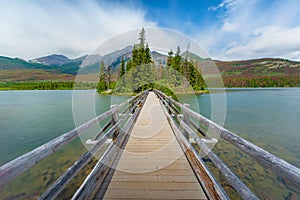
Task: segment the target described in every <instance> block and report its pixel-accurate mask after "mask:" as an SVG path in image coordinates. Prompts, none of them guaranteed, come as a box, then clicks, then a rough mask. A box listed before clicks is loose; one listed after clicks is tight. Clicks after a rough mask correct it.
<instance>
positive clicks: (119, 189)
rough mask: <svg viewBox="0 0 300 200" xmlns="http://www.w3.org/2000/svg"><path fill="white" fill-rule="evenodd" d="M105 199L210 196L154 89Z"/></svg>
mask: <svg viewBox="0 0 300 200" xmlns="http://www.w3.org/2000/svg"><path fill="white" fill-rule="evenodd" d="M101 192H102V193H103V191H99V193H101ZM96 199H97V196H96ZM104 199H207V198H206V196H205V194H204V192H203V189H202V188H201V186H200V184H199V182H198V180H197V178H196V177H195V174H194V172H193V170H192V168H191V166H190V164H189V162H188V161H187V159H186V157H185V155H184V153H183V151H182V150H181V148H180V146H179V144H178V142H177V140H176V138H175V136H174V134H173V132H172V129H171V127H170V125H169V123H168V121H167V119H166V117H165V115H164V113H163V110H162V107H161V105H160V104H159V100H158V99H157V98H156V96H155V94H154V93H153V92H150V93H149V95H148V98H147V100H146V102H145V105H144V106H143V108H142V110H141V112H140V115H139V117H138V119H137V121H136V124H135V126H134V128H133V130H132V132H131V135H130V138H129V140H128V143H127V145H126V147H125V150H124V151H123V153H122V156H121V158H120V161H119V163H118V165H117V167H116V170H115V172H114V174H113V177H112V179H111V182H110V183H109V186H108V189H107V190H106V191H105V196H104Z"/></svg>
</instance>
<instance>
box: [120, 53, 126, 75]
mask: <svg viewBox="0 0 300 200" xmlns="http://www.w3.org/2000/svg"><path fill="white" fill-rule="evenodd" d="M124 74H125V62H124V58H122V61H121V67H120V77H122V76H123V75H124Z"/></svg>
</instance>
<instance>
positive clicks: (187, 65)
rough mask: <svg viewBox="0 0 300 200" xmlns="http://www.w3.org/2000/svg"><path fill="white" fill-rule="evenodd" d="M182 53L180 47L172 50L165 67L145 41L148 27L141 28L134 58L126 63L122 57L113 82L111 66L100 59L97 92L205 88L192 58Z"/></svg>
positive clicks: (182, 91)
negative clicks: (157, 60)
mask: <svg viewBox="0 0 300 200" xmlns="http://www.w3.org/2000/svg"><path fill="white" fill-rule="evenodd" d="M180 53H181V52H180V48H179V47H178V48H177V51H176V53H175V54H174V53H173V52H172V50H171V51H170V52H169V53H168V57H167V63H166V65H165V66H164V65H163V64H161V63H155V61H154V59H153V58H152V57H151V51H150V48H149V45H148V43H146V35H145V30H144V28H142V30H141V31H140V33H139V44H134V45H133V50H132V54H131V58H130V59H129V60H128V61H127V62H126V64H125V59H124V58H122V61H121V64H120V66H119V70H118V71H117V73H118V76H117V77H118V80H117V81H116V82H114V84H113V85H112V84H111V83H112V82H111V79H110V77H111V74H110V71H111V70H110V66H108V67H105V66H104V65H105V64H104V62H101V65H100V72H99V81H98V84H97V91H98V92H99V93H103V92H106V91H107V90H111V92H113V93H114V94H120V93H121V94H122V93H123V94H124V93H126V94H129V93H138V92H141V91H143V90H146V89H151V90H152V89H158V90H162V91H163V92H166V93H168V94H171V93H174V92H181V93H185V92H187V93H188V92H189V91H193V90H194V91H201V90H204V89H205V88H206V84H205V82H204V80H203V78H202V75H201V72H200V71H199V70H198V69H197V68H196V67H195V66H194V64H193V61H189V57H188V51H187V52H186V56H185V57H183V56H181V54H180Z"/></svg>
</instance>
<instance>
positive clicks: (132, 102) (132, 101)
mask: <svg viewBox="0 0 300 200" xmlns="http://www.w3.org/2000/svg"><path fill="white" fill-rule="evenodd" d="M134 98H135V96H131V109H132V111H131V113H134V110H133V107H134V100H133V99H134Z"/></svg>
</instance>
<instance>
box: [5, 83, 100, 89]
mask: <svg viewBox="0 0 300 200" xmlns="http://www.w3.org/2000/svg"><path fill="white" fill-rule="evenodd" d="M93 88H95V84H94V83H88V82H81V83H76V84H74V82H70V81H65V82H63V81H40V82H36V81H28V82H0V90H73V89H78V90H79V89H93Z"/></svg>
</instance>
